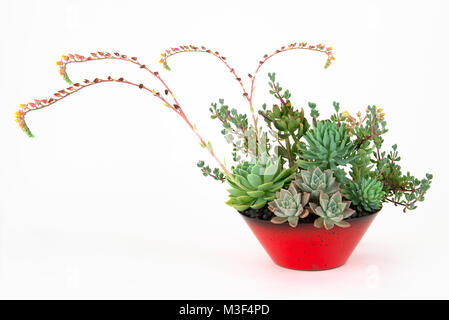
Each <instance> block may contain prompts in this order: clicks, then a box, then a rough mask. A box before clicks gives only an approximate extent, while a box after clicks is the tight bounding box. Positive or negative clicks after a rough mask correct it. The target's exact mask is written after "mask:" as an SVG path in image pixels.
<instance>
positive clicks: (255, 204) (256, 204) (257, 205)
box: [251, 198, 267, 210]
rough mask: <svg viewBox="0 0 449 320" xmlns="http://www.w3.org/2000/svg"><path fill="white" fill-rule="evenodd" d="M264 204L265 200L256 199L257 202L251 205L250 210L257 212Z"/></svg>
mask: <svg viewBox="0 0 449 320" xmlns="http://www.w3.org/2000/svg"><path fill="white" fill-rule="evenodd" d="M266 204H267V200H265V199H263V198H262V199H257V201H256V202H254V203H253V204H252V205H251V208H253V209H256V210H257V209H260V208H263V207H264V206H265V205H266Z"/></svg>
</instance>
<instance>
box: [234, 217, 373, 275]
mask: <svg viewBox="0 0 449 320" xmlns="http://www.w3.org/2000/svg"><path fill="white" fill-rule="evenodd" d="M376 216H377V213H374V214H370V215H367V216H364V217H359V218H354V219H350V220H349V222H350V223H351V226H350V227H349V228H340V227H338V226H335V227H334V228H332V229H331V230H326V229H324V228H321V229H318V228H315V227H314V226H313V224H312V223H303V224H299V225H298V227H296V228H292V227H290V226H289V225H288V223H284V224H274V223H271V222H270V221H267V220H261V219H256V218H249V217H247V216H244V215H242V217H243V219H245V221H246V223H247V224H248V226H249V227H250V228H251V230H252V231H253V233H254V235H255V236H256V238H257V239H258V240H259V241H260V243H261V244H262V246H263V247H264V248H265V251H266V252H267V253H268V255H269V256H270V257H271V259H272V260H273V262H274V263H276V264H278V265H280V266H282V267H285V268H290V269H297V270H326V269H332V268H336V267H339V266H341V265H342V264H344V263H345V262H346V260H348V258H349V256H350V255H351V254H352V252H353V251H354V249H355V247H356V246H357V244H358V243H359V241H360V239H361V238H362V237H363V235H364V234H365V232H366V230H367V229H368V227H369V226H370V224H371V222H372V221H373V220H374V218H375V217H376Z"/></svg>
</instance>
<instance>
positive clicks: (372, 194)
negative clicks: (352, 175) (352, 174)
mask: <svg viewBox="0 0 449 320" xmlns="http://www.w3.org/2000/svg"><path fill="white" fill-rule="evenodd" d="M342 192H343V194H344V195H345V197H346V198H347V199H349V200H351V202H352V205H353V206H355V207H356V208H357V210H358V211H368V212H373V211H377V210H379V209H380V207H381V206H382V201H383V200H384V198H385V192H384V191H383V184H382V182H380V181H378V180H376V179H374V178H361V179H360V180H359V181H357V182H353V181H349V182H348V183H347V184H346V185H345V186H344V187H343V188H342Z"/></svg>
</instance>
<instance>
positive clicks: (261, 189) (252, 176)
mask: <svg viewBox="0 0 449 320" xmlns="http://www.w3.org/2000/svg"><path fill="white" fill-rule="evenodd" d="M292 175H293V170H292V169H283V168H282V165H281V162H280V159H279V158H278V159H277V160H271V159H267V158H266V157H261V158H257V159H255V160H254V161H252V162H247V161H245V162H243V163H241V164H239V165H237V166H236V167H235V168H234V170H233V173H232V176H233V179H234V180H233V181H232V180H231V179H229V177H227V180H228V183H229V185H230V186H231V188H230V189H228V192H229V197H230V199H229V200H228V201H227V202H226V203H227V204H228V205H230V206H232V207H233V208H235V209H236V210H238V211H244V210H246V209H248V208H252V209H261V208H263V207H264V206H265V205H266V204H267V202H269V201H272V200H274V199H275V198H276V192H277V191H279V190H280V189H281V188H282V187H284V185H285V184H286V183H288V182H289V181H291V180H292V178H293V177H292Z"/></svg>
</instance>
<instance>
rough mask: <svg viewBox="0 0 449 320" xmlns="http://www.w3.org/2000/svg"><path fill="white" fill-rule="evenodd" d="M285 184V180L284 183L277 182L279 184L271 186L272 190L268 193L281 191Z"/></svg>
mask: <svg viewBox="0 0 449 320" xmlns="http://www.w3.org/2000/svg"><path fill="white" fill-rule="evenodd" d="M284 184H285V181H284V180H282V181H280V182H277V183H275V184H273V185H272V186H271V189H268V191H269V192H277V191H279V190H280V189H281V188H282V187H283V186H284Z"/></svg>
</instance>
